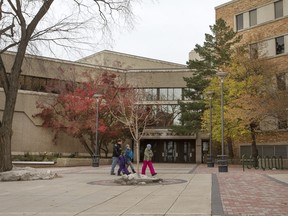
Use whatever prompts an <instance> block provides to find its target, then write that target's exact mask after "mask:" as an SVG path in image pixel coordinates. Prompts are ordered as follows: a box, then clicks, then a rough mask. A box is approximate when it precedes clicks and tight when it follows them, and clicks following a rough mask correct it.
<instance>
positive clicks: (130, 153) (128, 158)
mask: <svg viewBox="0 0 288 216" xmlns="http://www.w3.org/2000/svg"><path fill="white" fill-rule="evenodd" d="M132 159H133V151H132V149H131V148H130V146H129V145H128V144H127V145H126V149H125V160H126V163H127V169H128V167H129V166H130V168H131V170H132V172H133V173H136V171H135V169H134V166H133V164H132V161H131V160H132Z"/></svg>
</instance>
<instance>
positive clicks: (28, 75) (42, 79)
mask: <svg viewBox="0 0 288 216" xmlns="http://www.w3.org/2000/svg"><path fill="white" fill-rule="evenodd" d="M14 55H15V53H6V54H5V55H3V60H4V63H5V65H6V66H7V68H10V65H11V62H12V60H13V58H14ZM22 71H23V72H22V74H21V78H20V83H19V85H20V90H19V94H18V98H17V103H16V109H15V115H14V120H13V137H12V154H23V153H30V154H43V153H44V152H45V154H46V153H48V154H54V153H55V154H59V153H61V154H62V155H66V156H69V155H72V154H74V153H77V154H78V155H86V154H85V149H84V148H83V147H82V146H81V145H80V143H79V142H78V141H77V140H74V139H73V138H71V137H68V136H67V135H65V134H63V135H62V136H59V137H58V138H57V140H56V142H53V137H54V134H53V132H52V131H50V130H48V129H45V128H42V127H41V123H42V122H41V120H40V119H37V118H34V117H33V116H34V115H35V114H36V113H37V112H39V110H37V109H36V103H37V101H39V100H49V99H51V95H50V94H47V93H45V92H44V87H45V86H46V85H47V84H49V82H53V81H55V79H57V80H62V81H65V80H71V79H73V80H74V81H76V82H81V81H85V76H82V73H83V72H85V73H89V74H90V75H91V77H93V76H98V75H99V74H101V73H102V72H103V71H108V72H111V73H115V74H117V75H118V76H119V77H120V79H121V81H124V82H125V83H127V84H129V85H132V86H133V87H135V88H141V89H144V90H145V91H147V92H148V93H149V98H147V101H148V102H149V103H150V104H157V107H158V108H159V109H158V110H159V112H163V113H165V114H166V115H165V116H166V117H165V118H163V121H161V122H160V123H159V124H158V125H156V126H154V127H153V128H148V129H147V130H146V131H145V135H144V137H143V139H142V140H141V144H140V155H143V154H142V151H144V148H145V146H146V144H147V143H150V144H151V145H152V148H153V151H154V154H155V157H154V159H155V162H173V163H177V162H179V163H201V162H203V155H204V153H205V152H203V148H204V146H205V148H206V147H207V143H208V139H209V136H208V135H207V134H191V135H189V136H179V135H175V134H173V133H172V132H171V131H170V130H169V129H168V128H169V126H171V125H172V124H177V119H178V117H177V115H179V112H177V110H178V109H179V105H178V102H179V101H181V100H184V99H183V97H182V91H183V89H184V88H185V87H186V82H185V81H184V79H183V77H190V76H193V71H192V70H190V69H187V67H186V65H181V64H176V63H172V62H165V61H160V60H156V59H150V58H144V57H140V56H134V55H129V54H124V53H118V52H112V51H108V50H104V51H101V52H99V53H96V54H94V55H91V56H88V57H86V58H83V59H80V60H79V61H77V62H71V61H63V60H59V59H51V58H43V57H38V56H32V55H27V57H26V59H25V61H24V64H23V67H22ZM3 107H4V92H3V90H1V89H0V115H1V114H2V112H1V109H2V110H3ZM131 144H132V145H133V143H131ZM205 148H204V150H205ZM111 152H112V151H110V153H111Z"/></svg>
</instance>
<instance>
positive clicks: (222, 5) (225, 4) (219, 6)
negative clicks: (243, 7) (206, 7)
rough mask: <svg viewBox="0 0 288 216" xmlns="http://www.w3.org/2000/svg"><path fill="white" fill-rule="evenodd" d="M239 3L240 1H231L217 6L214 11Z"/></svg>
mask: <svg viewBox="0 0 288 216" xmlns="http://www.w3.org/2000/svg"><path fill="white" fill-rule="evenodd" d="M237 1H239V0H230V1H229V2H226V3H223V4H221V5H218V6H216V7H215V8H214V9H215V10H216V9H219V8H221V7H224V6H227V5H229V4H233V3H235V2H237Z"/></svg>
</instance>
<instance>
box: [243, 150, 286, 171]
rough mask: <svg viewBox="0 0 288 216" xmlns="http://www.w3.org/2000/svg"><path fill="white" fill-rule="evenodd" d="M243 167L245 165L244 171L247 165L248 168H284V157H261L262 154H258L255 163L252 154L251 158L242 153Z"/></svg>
mask: <svg viewBox="0 0 288 216" xmlns="http://www.w3.org/2000/svg"><path fill="white" fill-rule="evenodd" d="M241 161H242V167H243V171H245V166H246V168H247V169H252V168H255V169H259V168H261V169H263V170H266V169H270V170H272V169H281V170H282V169H284V167H283V158H282V156H279V157H276V156H272V157H269V156H265V157H263V158H262V157H261V156H257V163H254V159H253V158H252V156H250V157H249V158H248V157H247V156H246V155H245V154H243V155H242V159H241Z"/></svg>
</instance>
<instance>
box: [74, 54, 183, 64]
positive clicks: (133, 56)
mask: <svg viewBox="0 0 288 216" xmlns="http://www.w3.org/2000/svg"><path fill="white" fill-rule="evenodd" d="M100 53H112V54H114V55H119V56H127V57H132V58H136V59H142V60H148V61H153V62H163V63H166V64H171V65H177V66H183V67H184V66H185V67H186V65H185V64H179V63H174V62H169V61H164V60H159V59H153V58H148V57H143V56H137V55H132V54H127V53H121V52H116V51H111V50H102V51H100V52H97V53H94V54H92V55H89V56H86V57H84V58H81V59H79V60H77V61H80V60H84V59H86V58H90V57H93V56H95V55H97V54H100Z"/></svg>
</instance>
